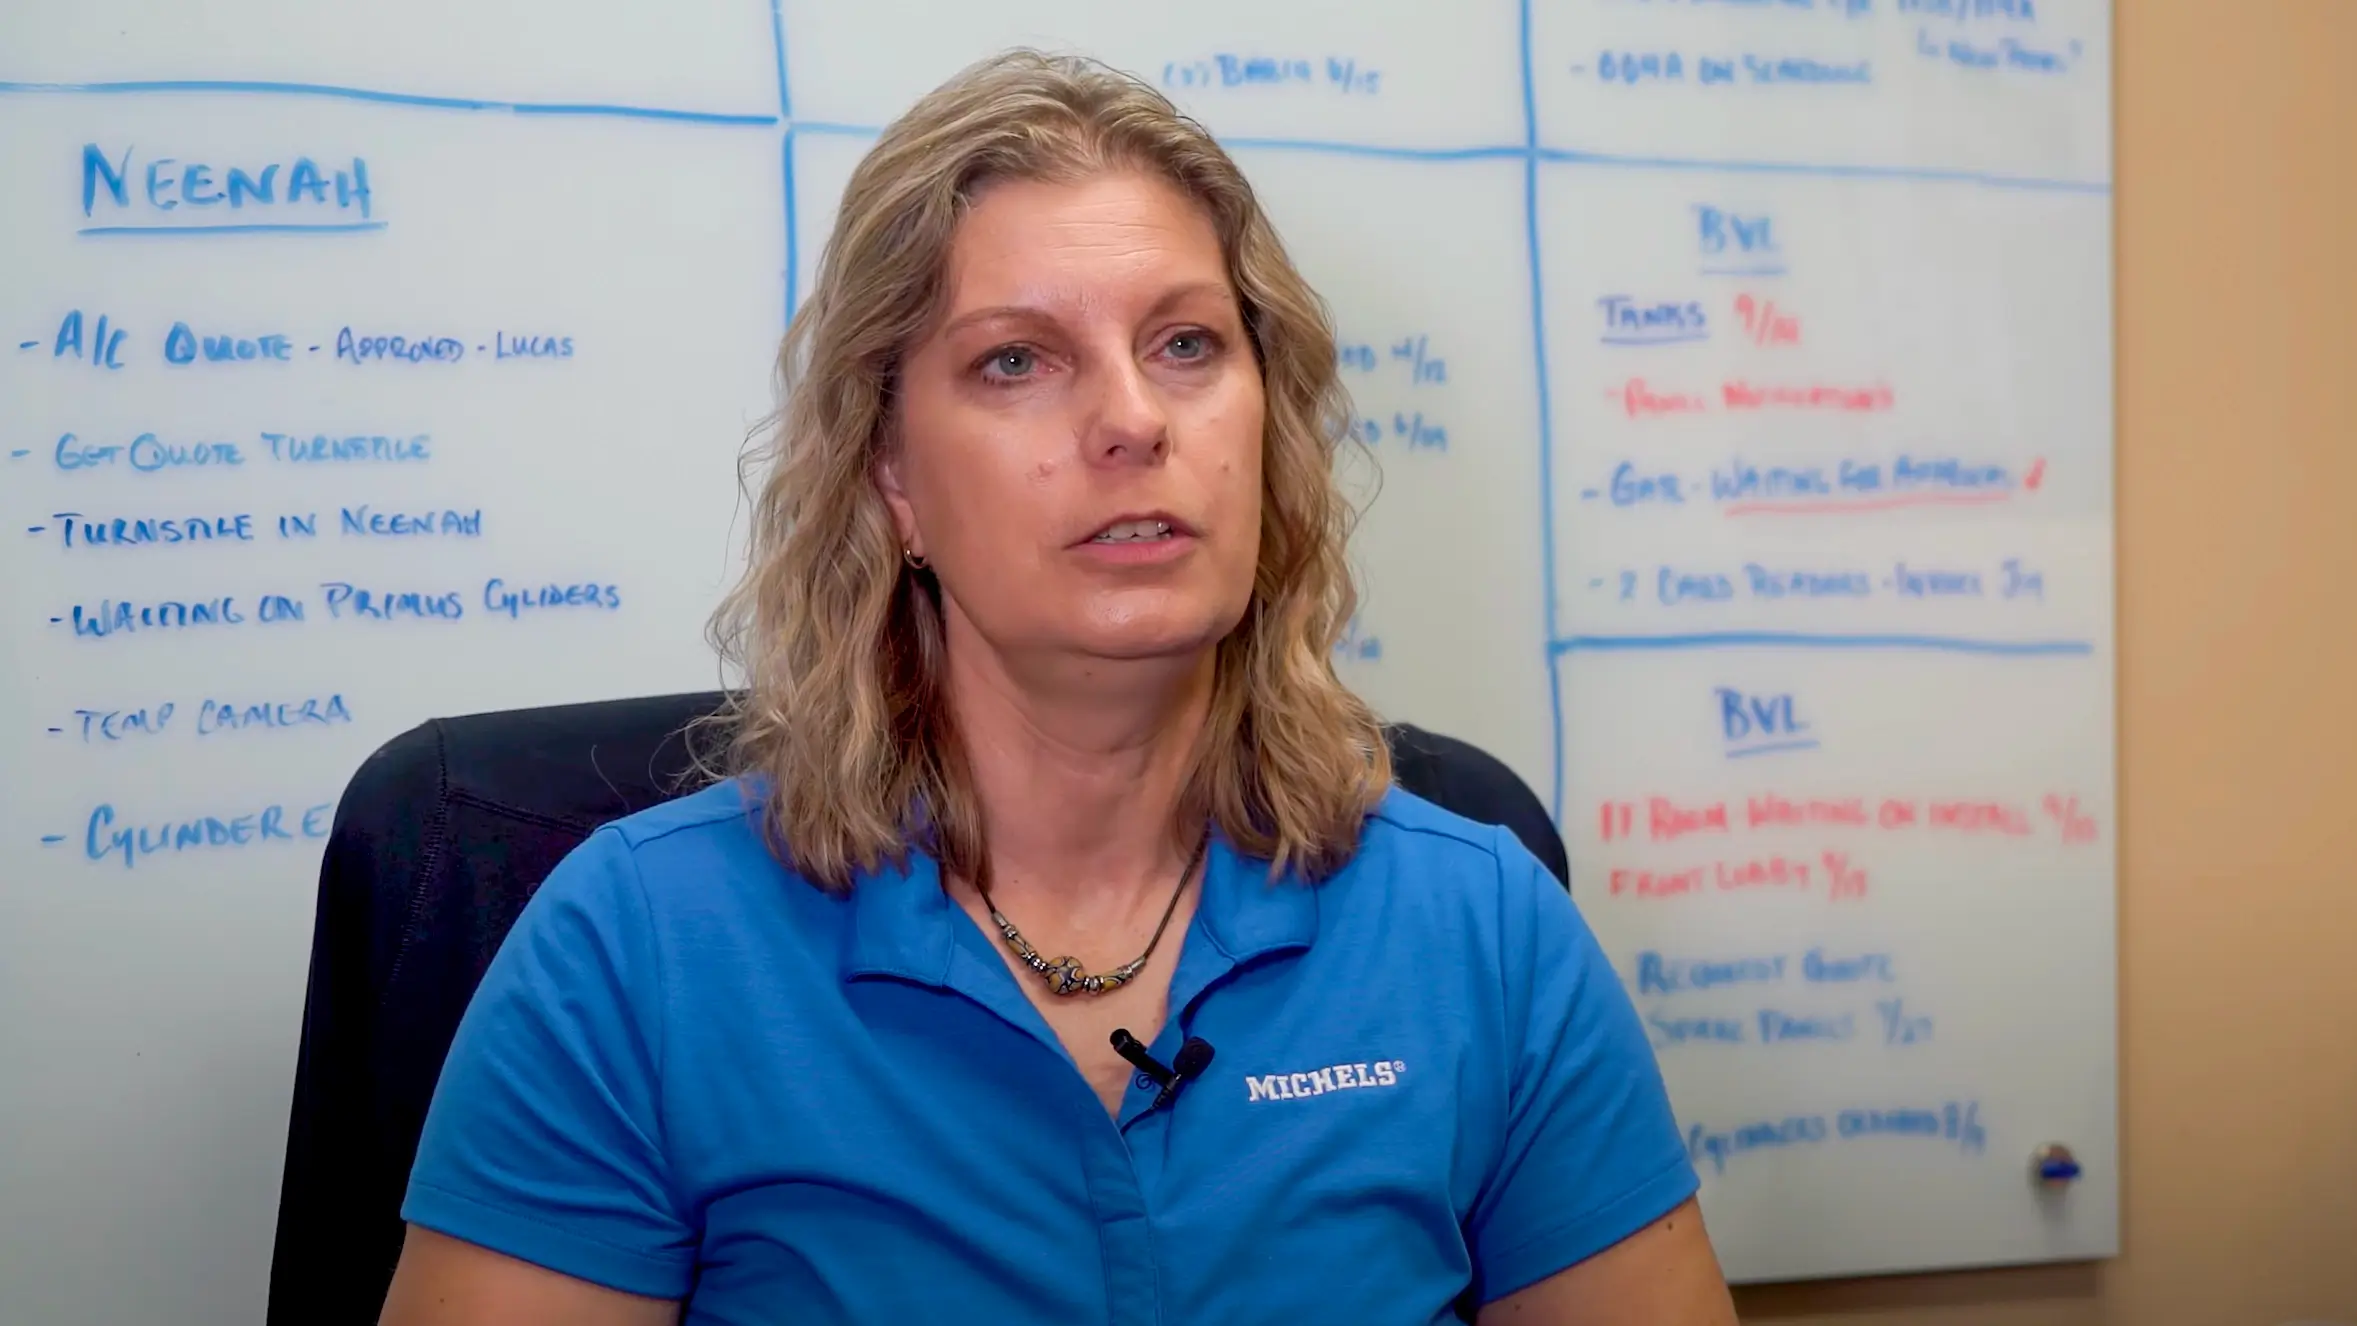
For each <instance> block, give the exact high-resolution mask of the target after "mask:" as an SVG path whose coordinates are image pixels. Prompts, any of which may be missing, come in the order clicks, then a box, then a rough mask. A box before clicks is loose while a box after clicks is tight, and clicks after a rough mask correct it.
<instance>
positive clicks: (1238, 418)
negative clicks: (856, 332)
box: [878, 173, 1263, 663]
mask: <svg viewBox="0 0 2357 1326" xmlns="http://www.w3.org/2000/svg"><path fill="white" fill-rule="evenodd" d="M899 386H900V390H899V394H898V400H897V409H898V412H899V413H898V417H897V421H896V422H897V425H898V444H897V446H896V447H895V448H893V449H892V451H891V454H890V455H889V456H888V458H887V459H886V460H885V461H884V463H883V464H882V465H881V466H880V467H879V470H880V472H879V475H878V481H879V483H880V484H881V486H882V487H883V490H884V493H885V496H886V499H887V501H888V502H889V503H890V505H891V508H892V514H893V519H894V521H895V523H896V525H897V527H898V530H899V533H900V537H901V542H902V544H903V545H904V546H905V547H907V548H909V549H911V550H913V551H915V552H916V553H918V554H919V555H921V556H923V557H925V558H927V559H928V560H929V561H930V562H931V564H932V568H933V571H934V573H935V574H936V575H937V576H938V577H939V578H940V581H941V585H942V589H943V596H944V599H945V601H946V602H945V610H946V611H947V613H948V614H949V615H950V617H951V619H952V621H951V624H950V625H951V631H952V637H951V638H952V639H953V640H955V639H957V638H959V637H960V636H961V635H965V634H967V633H968V632H971V633H972V634H973V635H975V636H978V637H980V639H981V640H983V641H985V642H987V643H988V644H989V645H990V646H991V647H992V648H993V649H994V650H995V651H996V652H997V653H998V654H999V655H1000V656H1001V657H1002V658H1004V659H1005V660H1006V661H1007V662H1009V663H1015V662H1016V661H1017V660H1018V659H1021V658H1024V657H1027V656H1028V657H1032V658H1035V659H1038V660H1039V661H1050V660H1053V659H1057V658H1061V659H1066V660H1069V659H1071V658H1073V657H1074V656H1081V657H1087V658H1097V659H1114V658H1149V657H1157V656H1172V655H1183V654H1190V653H1194V652H1197V651H1200V650H1202V649H1204V648H1205V647H1207V646H1209V645H1211V644H1213V643H1215V642H1216V641H1218V640H1219V639H1220V638H1221V637H1222V636H1224V635H1226V634H1227V633H1228V632H1229V631H1230V630H1231V629H1233V628H1234V626H1235V624H1236V623H1237V621H1238V620H1239V619H1240V618H1241V617H1242V615H1243V612H1244V609H1245V606H1246V604H1247V602H1248V601H1249V599H1250V597H1251V593H1252V579H1253V571H1254V567H1255V565H1256V563H1257V560H1258V557H1259V551H1260V475H1261V454H1260V448H1261V417H1262V409H1263V398H1262V394H1261V380H1260V369H1259V366H1258V365H1257V364H1256V363H1255V362H1254V360H1253V356H1252V347H1251V343H1250V342H1249V341H1248V340H1247V339H1246V337H1245V333H1244V321H1243V313H1242V310H1241V309H1240V308H1239V306H1238V304H1237V300H1236V295H1235V292H1234V290H1233V289H1231V288H1230V286H1229V283H1228V277H1227V264H1226V262H1225V261H1224V258H1223V255H1222V254H1221V251H1220V245H1219V238H1218V236H1217V234H1216V233H1215V232H1214V231H1213V229H1212V225H1211V221H1210V218H1209V217H1208V216H1207V215H1206V214H1205V212H1204V211H1203V210H1202V209H1201V208H1200V207H1199V206H1198V205H1196V204H1195V203H1194V202H1193V201H1192V200H1190V199H1189V198H1188V197H1187V196H1186V195H1184V194H1183V193H1181V192H1179V191H1178V190H1177V189H1176V188H1175V187H1173V186H1172V185H1170V184H1168V183H1165V182H1163V181H1162V180H1159V179H1156V178H1153V177H1151V176H1148V175H1144V174H1131V173H1114V174H1104V175H1099V176H1096V177H1093V178H1090V179H1088V180H1085V181H1083V182H1080V183H1074V184H1042V183H1033V182H1028V181H1003V182H1000V183H997V184H994V185H990V186H988V187H986V188H984V189H983V190H982V191H981V193H980V195H979V197H978V198H976V199H975V201H974V203H973V206H972V207H971V209H970V210H969V212H968V213H967V215H966V217H965V219H964V220H963V221H962V222H961V223H960V224H959V228H958V232H957V235H956V238H955V240H954V243H953V245H952V248H951V253H950V264H949V271H948V298H947V303H946V308H945V311H944V312H943V313H942V314H941V316H940V317H939V318H938V319H937V320H936V321H935V323H934V324H933V326H932V328H931V329H930V330H929V331H928V332H927V333H926V334H925V335H924V336H923V338H922V339H921V340H920V341H919V342H918V343H917V344H916V345H915V346H913V347H912V348H911V350H910V352H909V353H907V354H905V355H904V356H903V357H902V360H901V377H900V384H899Z"/></svg>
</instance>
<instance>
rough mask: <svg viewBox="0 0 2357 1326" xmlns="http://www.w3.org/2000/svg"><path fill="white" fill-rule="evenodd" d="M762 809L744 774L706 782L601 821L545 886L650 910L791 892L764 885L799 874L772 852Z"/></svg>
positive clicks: (582, 897)
mask: <svg viewBox="0 0 2357 1326" xmlns="http://www.w3.org/2000/svg"><path fill="white" fill-rule="evenodd" d="M761 813H762V807H761V802H760V799H759V798H758V796H757V795H756V794H755V792H754V790H753V789H752V788H751V787H749V786H748V785H747V784H746V783H744V782H743V781H741V780H739V779H734V778H731V779H724V780H721V781H719V782H715V783H712V784H709V785H707V786H705V787H702V788H699V789H697V790H695V791H693V792H689V793H686V794H685V795H682V796H679V797H676V798H674V799H672V800H670V801H665V802H662V803H660V804H657V805H654V806H650V807H648V808H646V809H644V810H640V811H636V812H634V813H632V814H629V815H625V816H622V817H621V818H619V819H613V820H608V821H607V822H605V823H604V824H601V825H599V826H598V827H597V828H596V829H595V830H594V831H592V832H591V833H590V834H589V835H588V837H587V838H585V839H584V840H583V841H582V842H581V843H580V844H579V845H578V846H576V847H575V848H574V849H573V850H572V852H571V853H570V854H568V855H567V856H566V858H565V860H564V861H563V862H562V863H561V864H560V865H559V866H558V868H557V870H556V871H555V873H553V874H551V875H550V876H549V879H548V883H547V885H546V886H544V887H545V888H547V889H550V890H556V891H558V892H559V893H560V894H565V895H570V896H571V897H572V898H574V899H575V900H577V901H593V900H601V899H602V900H604V901H606V902H609V903H611V902H613V901H615V900H616V898H615V895H616V894H635V895H638V896H637V897H636V898H635V899H627V898H626V899H623V900H624V901H632V902H634V903H635V905H636V906H637V907H638V908H641V909H644V910H646V911H648V912H654V913H661V912H665V911H675V910H677V909H679V908H682V907H685V908H688V909H689V910H695V911H703V910H709V909H710V908H711V907H713V906H714V905H716V904H721V903H724V902H726V901H728V900H729V899H732V898H735V899H740V900H741V899H742V898H743V897H744V895H745V894H746V893H747V892H748V886H755V885H757V886H762V887H759V888H758V889H756V890H753V891H758V892H762V893H781V892H782V893H791V892H793V891H790V890H778V889H774V888H771V887H767V886H771V885H774V884H777V883H781V882H799V877H797V876H795V875H794V873H793V872H792V871H791V870H790V869H788V868H787V867H786V866H785V865H784V864H783V863H781V862H780V861H779V860H778V858H777V857H776V855H775V854H774V853H772V852H771V851H770V848H769V844H768V841H767V840H766V839H765V838H764V837H763V835H762V832H761ZM805 887H806V888H807V886H805ZM807 891H810V892H816V890H814V889H811V890H807Z"/></svg>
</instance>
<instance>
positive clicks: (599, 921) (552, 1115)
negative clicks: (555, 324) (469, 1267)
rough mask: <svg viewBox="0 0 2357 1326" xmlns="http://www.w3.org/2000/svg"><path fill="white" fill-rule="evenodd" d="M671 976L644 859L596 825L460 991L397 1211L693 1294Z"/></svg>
mask: <svg viewBox="0 0 2357 1326" xmlns="http://www.w3.org/2000/svg"><path fill="white" fill-rule="evenodd" d="M661 978H662V973H661V972H660V971H659V970H658V959H657V950H656V947H655V944H654V937H653V924H652V919H651V917H650V916H649V914H648V910H647V903H646V894H645V891H644V890H643V888H641V886H640V884H639V880H638V873H637V867H636V864H635V863H634V862H633V861H632V859H631V856H630V851H629V848H628V846H627V844H626V843H625V842H624V840H623V838H622V837H621V835H620V834H619V833H618V832H616V831H615V830H612V829H601V830H599V831H598V832H597V833H595V834H593V835H591V836H590V838H589V839H588V840H587V841H585V842H584V843H582V844H581V845H580V846H579V847H577V848H575V849H574V850H573V851H572V852H571V853H570V854H568V855H567V856H566V857H565V858H564V860H563V861H561V862H560V863H558V865H557V868H556V869H555V870H554V871H552V872H551V873H550V875H549V877H548V880H547V881H546V882H545V883H544V884H542V885H541V887H540V890H539V892H537V893H536V894H534V895H533V897H532V899H531V901H530V902H528V903H526V904H525V906H524V909H523V911H522V913H521V915H519V916H518V917H517V918H516V924H515V926H514V928H513V929H511V930H510V931H509V932H508V935H507V938H506V940H505V941H504V942H502V944H501V945H500V948H499V952H498V953H497V954H496V955H495V956H494V957H493V958H492V960H491V964H490V967H489V969H488V970H487V971H486V972H485V973H484V977H483V981H482V984H481V985H480V986H479V987H477V989H476V991H475V995H474V998H473V1000H472V1001H471V1002H470V1003H469V1004H468V1005H467V1011H466V1015H465V1017H464V1018H463V1019H462V1020H461V1022H460V1024H459V1028H458V1033H457V1036H456V1037H455V1038H454V1040H453V1041H452V1043H451V1047H450V1055H449V1058H448V1059H447V1060H446V1061H445V1062H444V1064H443V1067H442V1075H441V1077H440V1079H439V1080H438V1081H437V1083H436V1084H435V1088H434V1099H433V1104H432V1106H431V1108H430V1109H429V1110H428V1113H427V1116H426V1123H425V1130H424V1133H423V1136H422V1137H421V1138H420V1140H419V1143H418V1152H417V1161H416V1164H415V1165H414V1166H413V1167H412V1169H411V1171H410V1180H409V1191H408V1196H407V1200H406V1201H405V1202H404V1203H403V1205H402V1208H401V1215H402V1218H403V1219H405V1220H408V1221H410V1222H412V1223H415V1224H418V1225H422V1226H425V1227H426V1228H429V1229H432V1230H435V1231H437V1232H439V1233H443V1234H447V1235H449V1236H451V1237H453V1238H457V1239H463V1240H465V1241H467V1242H469V1243H475V1244H480V1245H481V1246H483V1247H486V1248H490V1249H492V1250H493V1251H496V1252H502V1253H505V1254H507V1255H509V1256H511V1257H516V1258H519V1259H521V1260H524V1261H528V1262H533V1263H535V1264H537V1265H541V1266H545V1267H547V1268H549V1269H550V1270H554V1271H558V1272H561V1273H563V1274H566V1275H570V1276H573V1277H575V1278H577V1279H582V1280H588V1281H591V1282H593V1283H596V1284H600V1285H604V1286H606V1287H608V1288H611V1289H618V1290H622V1291H624V1292H627V1293H634V1294H642V1295H646V1296H649V1297H654V1298H673V1299H675V1298H679V1297H681V1296H683V1295H684V1294H686V1292H687V1290H688V1287H689V1283H690V1278H691V1275H692V1271H693V1267H694V1261H695V1238H694V1233H693V1231H692V1230H691V1229H690V1228H689V1227H688V1225H687V1224H686V1222H685V1221H683V1220H682V1218H681V1216H680V1213H679V1211H678V1209H677V1203H676V1202H675V1200H674V1198H673V1195H672V1188H671V1184H670V1182H669V1176H668V1172H667V1168H668V1167H667V1165H666V1163H665V1157H664V1146H663V1134H662V1126H661V1118H660V1111H659V1107H658V1103H659V1100H660V1086H659V1083H660V1079H661V1072H662V1055H663V1042H662V1019H661V1013H660V1010H661V1007H662V989H661Z"/></svg>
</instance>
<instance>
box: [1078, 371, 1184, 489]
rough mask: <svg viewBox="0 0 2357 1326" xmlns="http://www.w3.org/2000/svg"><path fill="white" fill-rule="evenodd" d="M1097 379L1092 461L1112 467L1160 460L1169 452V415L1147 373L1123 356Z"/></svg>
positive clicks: (1091, 441) (1090, 450)
mask: <svg viewBox="0 0 2357 1326" xmlns="http://www.w3.org/2000/svg"><path fill="white" fill-rule="evenodd" d="M1097 378H1098V389H1097V400H1096V402H1095V404H1096V418H1095V420H1094V421H1093V427H1092V428H1091V429H1090V431H1089V435H1088V438H1087V444H1088V449H1089V459H1090V460H1092V461H1096V462H1099V463H1113V464H1119V463H1122V462H1125V461H1126V462H1129V463H1132V464H1136V463H1140V462H1148V463H1150V462H1155V461H1159V460H1161V459H1162V457H1163V454H1164V453H1165V452H1166V451H1168V450H1169V448H1170V414H1169V411H1168V410H1167V409H1165V408H1164V404H1163V400H1162V393H1161V392H1159V391H1157V390H1156V389H1155V387H1154V383H1153V382H1152V380H1151V379H1149V378H1148V377H1147V376H1146V373H1145V370H1144V369H1143V368H1142V367H1140V366H1139V365H1138V364H1137V362H1136V361H1134V360H1132V359H1130V358H1129V357H1128V356H1126V355H1124V356H1122V357H1121V358H1120V359H1119V360H1117V361H1115V362H1114V363H1113V364H1112V365H1111V366H1110V367H1108V368H1107V369H1105V370H1104V371H1103V372H1101V373H1099V374H1098V375H1097Z"/></svg>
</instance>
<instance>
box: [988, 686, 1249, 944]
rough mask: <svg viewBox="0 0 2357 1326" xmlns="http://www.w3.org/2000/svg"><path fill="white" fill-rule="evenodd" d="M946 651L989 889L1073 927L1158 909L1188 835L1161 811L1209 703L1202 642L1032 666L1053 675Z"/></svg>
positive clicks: (1187, 764) (1172, 801)
mask: <svg viewBox="0 0 2357 1326" xmlns="http://www.w3.org/2000/svg"><path fill="white" fill-rule="evenodd" d="M970 643H976V644H979V642H970ZM948 652H949V655H950V658H949V667H948V676H947V688H946V689H947V691H948V697H947V698H948V700H949V704H950V707H951V710H952V712H953V713H955V715H956V721H957V725H958V736H959V740H960V744H961V745H963V746H964V748H965V754H966V761H967V766H968V768H969V769H970V770H971V773H972V776H973V779H974V784H975V789H976V792H977V793H978V795H979V797H980V800H981V809H982V815H983V823H984V829H985V832H986V833H987V835H988V841H989V844H990V858H991V896H992V899H993V900H994V901H996V902H999V903H1001V904H1003V905H1005V906H1006V907H1008V908H1009V909H1010V910H1015V909H1016V908H1018V907H1019V906H1021V907H1023V909H1024V910H1037V909H1039V908H1042V907H1045V908H1052V909H1054V910H1055V911H1056V912H1057V913H1058V914H1059V915H1061V916H1064V917H1066V918H1069V919H1071V920H1073V921H1076V922H1079V923H1080V924H1082V925H1083V926H1087V925H1091V924H1092V923H1096V922H1113V921H1116V920H1117V919H1118V918H1120V917H1122V916H1124V915H1126V914H1129V913H1131V912H1132V911H1134V910H1136V909H1137V908H1139V907H1144V906H1147V905H1148V904H1151V906H1152V907H1153V908H1154V909H1156V910H1159V909H1160V908H1161V907H1162V906H1163V905H1164V904H1165V903H1166V902H1167V901H1168V898H1169V893H1170V890H1171V889H1172V888H1173V887H1174V886H1175V885H1176V884H1177V882H1178V881H1177V873H1178V871H1179V870H1181V869H1182V868H1184V864H1185V861H1186V858H1187V856H1188V854H1189V853H1190V852H1191V851H1192V849H1193V846H1194V844H1193V842H1191V841H1189V842H1184V843H1181V842H1177V841H1174V839H1173V836H1172V832H1171V829H1172V816H1173V813H1174V810H1175V808H1176V806H1177V805H1178V800H1179V797H1180V795H1181V794H1182V793H1183V792H1184V791H1185V786H1186V781H1187V778H1188V775H1189V774H1190V772H1191V771H1192V765H1193V760H1194V757H1195V751H1196V742H1197V741H1198V739H1199V738H1200V737H1201V735H1202V732H1203V726H1204V723H1205V722H1206V721H1207V719H1208V717H1209V714H1210V707H1211V690H1212V685H1211V683H1212V678H1213V671H1212V669H1213V666H1214V662H1213V657H1212V654H1211V652H1210V651H1206V652H1205V653H1204V654H1202V655H1201V656H1199V657H1196V658H1178V659H1171V658H1164V659H1146V660H1134V661H1121V662H1109V661H1098V660H1090V661H1087V662H1085V663H1067V664H1060V665H1053V666H1052V667H1049V668H1043V669H1040V670H1041V671H1044V672H1052V673H1054V674H1057V675H1051V676H1025V675H1021V674H1020V673H1019V672H1018V671H1017V670H1016V669H1014V668H1010V667H1008V666H1006V665H1005V664H1004V663H1003V662H1002V661H1001V660H1000V659H999V657H998V656H997V655H995V654H994V653H993V652H992V651H991V650H989V649H988V648H970V649H958V648H956V647H954V645H953V647H952V648H951V649H950V650H949V651H948ZM1025 904H1027V905H1025Z"/></svg>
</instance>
